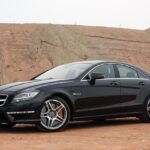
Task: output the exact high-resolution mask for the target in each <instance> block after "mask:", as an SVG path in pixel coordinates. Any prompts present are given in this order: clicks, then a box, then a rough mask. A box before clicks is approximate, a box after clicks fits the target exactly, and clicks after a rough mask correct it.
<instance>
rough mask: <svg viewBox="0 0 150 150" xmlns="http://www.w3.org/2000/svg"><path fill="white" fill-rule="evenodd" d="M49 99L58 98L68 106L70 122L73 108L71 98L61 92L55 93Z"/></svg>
mask: <svg viewBox="0 0 150 150" xmlns="http://www.w3.org/2000/svg"><path fill="white" fill-rule="evenodd" d="M50 97H60V98H62V99H63V100H64V101H65V102H66V103H67V104H68V106H69V108H70V120H72V118H73V115H74V106H73V103H72V101H71V98H70V97H69V96H68V95H66V94H64V93H61V92H55V93H53V94H51V96H50Z"/></svg>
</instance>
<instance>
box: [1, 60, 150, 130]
mask: <svg viewBox="0 0 150 150" xmlns="http://www.w3.org/2000/svg"><path fill="white" fill-rule="evenodd" d="M30 71H32V70H30ZM129 116H135V117H137V118H139V119H140V120H141V121H143V122H150V74H149V73H148V72H146V71H144V70H142V69H140V68H138V67H136V66H133V65H130V64H127V63H122V62H115V61H80V62H73V63H69V64H64V65H60V66H57V67H55V68H52V69H50V70H48V71H46V72H44V73H42V74H40V75H38V76H36V77H34V78H33V79H32V80H30V81H25V82H17V83H11V84H6V85H1V86H0V126H1V127H13V126H14V125H15V124H16V123H34V124H36V125H37V126H38V127H39V128H40V129H41V130H43V131H60V130H62V129H64V128H65V127H66V125H67V124H68V122H69V121H74V120H94V121H99V122H101V121H104V120H105V119H109V118H117V117H129Z"/></svg>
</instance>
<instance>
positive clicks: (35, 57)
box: [0, 24, 150, 84]
mask: <svg viewBox="0 0 150 150" xmlns="http://www.w3.org/2000/svg"><path fill="white" fill-rule="evenodd" d="M149 58H150V32H149V30H146V31H142V30H130V29H121V28H105V27H87V26H68V25H52V24H40V25H39V24H20V25H19V24H0V84H3V83H9V82H15V81H21V80H28V79H30V78H32V77H33V76H34V75H36V74H38V73H40V72H42V71H44V70H47V69H48V68H50V67H53V66H56V65H59V64H62V63H67V62H72V61H78V60H89V59H90V60H91V59H109V60H121V61H125V62H130V63H132V64H135V65H139V66H141V67H143V68H144V69H146V70H149V71H150V59H149Z"/></svg>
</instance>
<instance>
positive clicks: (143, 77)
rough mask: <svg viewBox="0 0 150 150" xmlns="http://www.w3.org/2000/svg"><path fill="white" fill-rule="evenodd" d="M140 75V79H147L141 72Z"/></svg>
mask: <svg viewBox="0 0 150 150" xmlns="http://www.w3.org/2000/svg"><path fill="white" fill-rule="evenodd" d="M138 75H139V78H142V79H146V77H145V76H144V75H143V74H141V73H140V72H138Z"/></svg>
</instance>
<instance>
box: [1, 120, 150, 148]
mask: <svg viewBox="0 0 150 150" xmlns="http://www.w3.org/2000/svg"><path fill="white" fill-rule="evenodd" d="M0 145H1V146H0V149H1V150H150V124H144V123H140V122H139V121H138V120H137V119H134V118H132V119H131V118H128V119H119V120H118V119H117V120H109V121H106V122H105V123H101V124H97V123H94V122H92V121H89V122H79V123H71V124H70V125H68V127H67V129H66V130H65V131H63V132H58V133H43V132H40V131H38V129H36V128H35V127H34V126H32V125H31V126H29V125H18V126H16V127H14V128H12V129H0Z"/></svg>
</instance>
